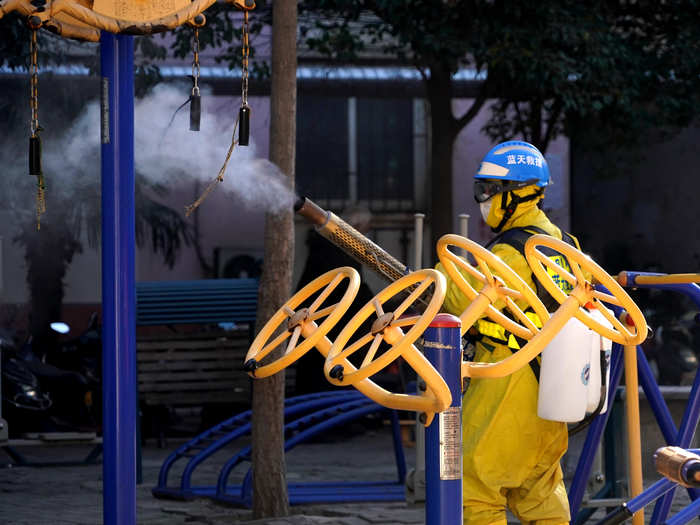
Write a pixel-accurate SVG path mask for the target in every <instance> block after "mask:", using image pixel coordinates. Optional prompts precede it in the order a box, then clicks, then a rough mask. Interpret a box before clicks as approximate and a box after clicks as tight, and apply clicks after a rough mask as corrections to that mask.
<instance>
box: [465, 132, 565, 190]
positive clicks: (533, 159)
mask: <svg viewBox="0 0 700 525" xmlns="http://www.w3.org/2000/svg"><path fill="white" fill-rule="evenodd" d="M550 184H552V178H551V177H550V175H549V167H548V166H547V161H546V160H545V158H544V156H543V155H542V153H540V150H538V149H537V148H536V147H535V146H533V145H532V144H529V143H527V142H523V141H520V140H511V141H508V142H502V143H500V144H498V145H497V146H494V147H493V148H491V150H490V151H489V152H488V153H487V154H486V156H485V157H484V159H483V160H482V161H481V165H480V166H479V170H478V171H477V172H476V175H474V198H475V199H476V200H477V202H484V201H486V200H488V199H490V198H491V197H492V196H493V195H495V194H497V193H502V192H504V191H510V190H514V189H518V188H523V187H525V186H530V185H536V186H538V187H540V188H545V187H547V186H549V185H550Z"/></svg>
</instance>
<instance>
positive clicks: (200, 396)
mask: <svg viewBox="0 0 700 525" xmlns="http://www.w3.org/2000/svg"><path fill="white" fill-rule="evenodd" d="M249 399H250V394H249V393H248V392H247V391H242V390H241V391H234V390H232V389H229V390H221V391H220V392H205V393H198V392H191V393H188V394H187V395H186V396H175V395H173V393H172V392H165V393H162V394H161V393H157V392H152V393H150V394H149V395H148V398H146V399H142V401H143V402H144V403H145V404H146V405H150V406H156V405H177V406H200V405H204V404H207V403H213V402H216V403H236V402H239V403H240V402H248V401H249Z"/></svg>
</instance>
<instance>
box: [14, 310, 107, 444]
mask: <svg viewBox="0 0 700 525" xmlns="http://www.w3.org/2000/svg"><path fill="white" fill-rule="evenodd" d="M53 325H54V326H52V329H53V330H54V331H57V332H58V333H61V332H64V333H67V332H68V331H69V328H68V327H67V325H64V326H62V324H61V323H54V324H53ZM100 357H101V351H100V342H99V328H98V326H97V318H96V316H93V318H91V321H90V323H88V329H87V330H86V331H85V332H84V333H83V334H81V335H80V336H78V337H76V338H75V339H71V340H68V341H66V342H64V343H59V344H57V345H55V346H52V347H50V348H36V347H35V344H34V340H33V338H32V337H31V336H30V337H29V338H27V340H26V341H25V342H24V343H23V344H22V345H21V347H19V348H17V347H16V346H15V345H14V344H13V343H12V340H11V338H7V337H6V338H5V339H4V347H3V370H2V373H3V413H4V414H5V411H7V413H6V414H7V417H6V419H7V420H8V424H9V427H10V432H11V433H12V434H14V435H17V434H18V433H26V432H52V431H53V432H69V431H73V432H75V431H79V432H85V431H91V432H94V431H98V430H99V427H100V420H101V413H100V408H101V399H100V398H99V397H100V395H101V380H100V373H99V370H100V368H99V367H100V365H101V363H100Z"/></svg>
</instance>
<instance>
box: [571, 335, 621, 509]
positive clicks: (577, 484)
mask: <svg viewBox="0 0 700 525" xmlns="http://www.w3.org/2000/svg"><path fill="white" fill-rule="evenodd" d="M622 362H623V358H622V348H621V347H620V346H619V345H613V352H612V359H611V362H610V385H609V388H610V393H609V395H608V406H607V410H606V411H605V414H600V415H598V416H597V417H596V418H595V419H594V420H593V422H592V423H591V426H590V427H589V430H588V433H587V434H586V441H585V442H584V445H583V450H582V451H581V455H580V457H579V460H578V463H577V464H576V472H575V473H574V477H573V480H572V482H571V487H570V488H569V510H570V512H571V516H572V519H574V521H576V517H577V515H578V512H579V509H580V507H581V502H582V501H583V495H584V492H585V489H586V485H587V483H588V477H589V476H590V473H591V469H592V468H593V459H594V458H595V454H596V451H597V450H598V446H599V445H600V439H601V436H602V435H603V431H604V430H605V425H606V423H607V422H608V418H609V417H610V414H611V413H612V406H613V402H614V401H615V395H616V392H617V386H618V385H619V384H620V378H621V377H622Z"/></svg>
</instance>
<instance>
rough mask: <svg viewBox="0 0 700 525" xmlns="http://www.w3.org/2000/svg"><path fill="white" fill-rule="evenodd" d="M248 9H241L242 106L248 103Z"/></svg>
mask: <svg viewBox="0 0 700 525" xmlns="http://www.w3.org/2000/svg"><path fill="white" fill-rule="evenodd" d="M248 35H249V31H248V11H243V35H242V36H241V54H242V61H241V64H242V68H243V72H242V75H241V89H242V94H241V99H242V103H243V105H244V106H247V105H248V57H249V56H250V44H249V42H248Z"/></svg>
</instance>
